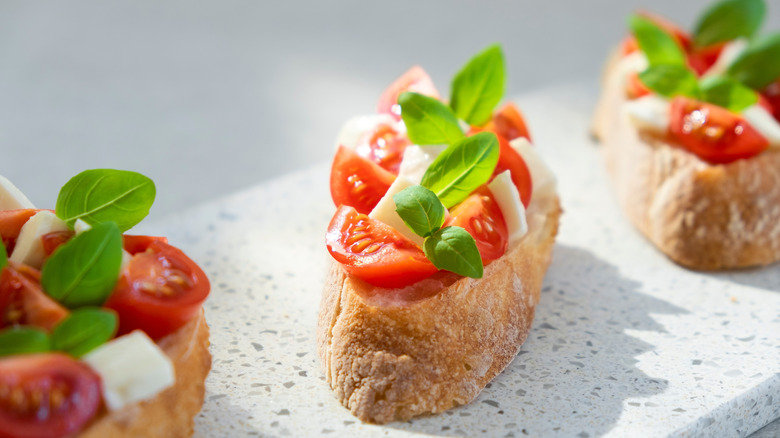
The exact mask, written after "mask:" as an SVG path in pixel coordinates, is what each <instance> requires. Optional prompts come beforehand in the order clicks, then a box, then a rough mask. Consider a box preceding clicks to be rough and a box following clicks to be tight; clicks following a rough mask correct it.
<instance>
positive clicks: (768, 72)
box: [726, 33, 780, 90]
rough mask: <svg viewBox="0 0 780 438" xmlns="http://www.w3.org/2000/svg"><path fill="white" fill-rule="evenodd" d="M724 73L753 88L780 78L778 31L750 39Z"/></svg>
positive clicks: (779, 41) (760, 87)
mask: <svg viewBox="0 0 780 438" xmlns="http://www.w3.org/2000/svg"><path fill="white" fill-rule="evenodd" d="M726 73H727V74H728V75H729V76H731V77H733V78H734V79H736V80H738V81H739V82H742V83H743V84H745V85H747V86H748V87H750V88H752V89H754V90H763V89H764V88H766V87H767V86H768V85H769V84H771V83H772V82H774V81H776V80H777V79H778V78H780V33H775V34H772V35H768V36H764V37H760V38H757V39H755V40H753V41H751V42H750V44H749V45H748V47H747V48H746V49H745V51H744V52H742V53H741V54H740V55H739V56H738V57H737V59H735V60H734V62H733V63H732V64H731V66H729V68H728V71H727V72H726Z"/></svg>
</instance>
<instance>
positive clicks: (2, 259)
mask: <svg viewBox="0 0 780 438" xmlns="http://www.w3.org/2000/svg"><path fill="white" fill-rule="evenodd" d="M2 237H3V236H0V271H2V270H3V268H5V266H6V265H7V264H8V253H7V252H6V249H5V244H4V243H3V239H2Z"/></svg>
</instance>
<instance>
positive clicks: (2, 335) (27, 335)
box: [0, 327, 51, 357]
mask: <svg viewBox="0 0 780 438" xmlns="http://www.w3.org/2000/svg"><path fill="white" fill-rule="evenodd" d="M50 350H51V342H50V341H49V335H47V334H46V332H45V331H43V330H41V329H39V328H34V327H14V328H9V329H5V330H3V331H0V357H2V356H11V355H13V354H28V353H44V352H47V351H50Z"/></svg>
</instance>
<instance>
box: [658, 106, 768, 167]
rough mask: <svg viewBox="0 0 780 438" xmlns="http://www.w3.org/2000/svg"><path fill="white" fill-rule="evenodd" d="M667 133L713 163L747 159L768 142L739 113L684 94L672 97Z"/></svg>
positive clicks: (758, 151)
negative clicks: (683, 95)
mask: <svg viewBox="0 0 780 438" xmlns="http://www.w3.org/2000/svg"><path fill="white" fill-rule="evenodd" d="M669 132H670V134H671V135H672V136H673V137H674V138H675V139H676V140H677V141H678V142H679V144H680V145H681V146H682V147H683V148H685V149H686V150H688V151H690V152H692V153H694V154H696V155H697V156H698V157H699V158H701V159H702V160H705V161H708V162H710V163H714V164H725V163H730V162H732V161H735V160H739V159H740V158H749V157H752V156H754V155H757V154H759V153H760V152H762V151H763V150H764V149H766V148H767V147H769V141H767V139H766V138H764V137H763V136H762V135H761V134H760V133H759V132H758V131H756V130H755V128H753V127H752V126H751V125H750V124H749V123H748V122H746V121H745V120H744V119H742V118H741V117H739V116H738V115H736V114H734V113H732V112H730V111H728V110H727V109H725V108H721V107H719V106H716V105H712V104H709V103H704V102H699V101H696V100H693V99H689V98H687V97H681V96H680V97H675V98H674V100H672V105H671V114H670V123H669Z"/></svg>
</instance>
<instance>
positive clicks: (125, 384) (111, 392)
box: [82, 330, 176, 410]
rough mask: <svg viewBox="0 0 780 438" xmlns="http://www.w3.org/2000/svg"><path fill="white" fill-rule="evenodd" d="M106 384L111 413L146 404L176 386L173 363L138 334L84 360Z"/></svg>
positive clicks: (104, 391)
mask: <svg viewBox="0 0 780 438" xmlns="http://www.w3.org/2000/svg"><path fill="white" fill-rule="evenodd" d="M82 360H83V361H84V362H86V363H87V364H89V366H91V367H92V368H93V369H94V370H95V371H96V372H97V373H98V374H100V377H101V380H102V382H103V399H104V400H105V402H106V406H108V408H109V409H111V410H117V409H121V408H122V407H124V406H126V405H128V404H131V403H135V402H138V401H142V400H146V399H149V398H151V397H154V396H155V395H157V393H159V392H161V391H162V390H164V389H166V388H168V387H170V386H172V385H173V384H174V382H175V380H176V377H175V374H174V368H173V363H171V360H170V359H169V358H168V356H166V355H165V353H163V351H162V350H160V347H158V346H157V344H155V343H154V341H152V340H151V339H149V336H147V335H146V333H144V332H142V331H140V330H136V331H134V332H132V333H130V334H127V335H125V336H121V337H119V338H116V339H114V340H113V341H111V342H108V343H106V344H104V345H102V346H100V347H98V348H96V349H94V350H92V351H91V352H90V353H89V354H87V355H86V356H84V357H83V358H82Z"/></svg>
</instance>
